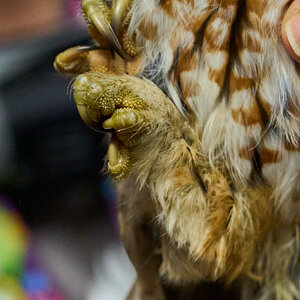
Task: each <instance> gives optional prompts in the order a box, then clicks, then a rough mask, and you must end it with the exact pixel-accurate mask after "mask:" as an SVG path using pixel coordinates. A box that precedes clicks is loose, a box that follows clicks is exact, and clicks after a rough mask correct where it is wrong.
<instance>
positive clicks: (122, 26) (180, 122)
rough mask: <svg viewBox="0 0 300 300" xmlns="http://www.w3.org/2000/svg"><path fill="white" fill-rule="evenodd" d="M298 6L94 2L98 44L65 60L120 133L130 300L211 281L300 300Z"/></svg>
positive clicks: (116, 149) (252, 295)
mask: <svg viewBox="0 0 300 300" xmlns="http://www.w3.org/2000/svg"><path fill="white" fill-rule="evenodd" d="M289 3H290V1H289V0H115V1H112V2H111V1H104V0H83V1H82V11H83V15H84V17H85V19H86V21H87V23H88V28H89V33H90V35H91V37H92V38H93V39H94V41H95V42H96V44H95V45H94V46H86V47H83V46H78V47H74V48H71V49H68V50H66V51H64V52H63V53H61V54H59V55H58V56H57V58H56V60H55V63H54V65H55V67H56V69H57V70H58V71H60V72H62V73H69V74H73V75H74V74H81V73H84V74H81V75H79V76H78V77H77V78H76V80H75V82H74V84H73V91H74V99H75V102H76V104H77V108H78V110H79V113H80V115H81V117H82V119H83V120H84V122H85V123H86V124H87V125H88V126H90V127H91V128H93V129H95V130H100V131H101V130H107V131H110V132H111V133H110V134H111V136H112V137H111V142H110V145H109V149H108V157H109V161H108V169H109V171H110V173H111V175H112V176H113V177H115V178H116V181H117V188H118V193H119V200H118V206H119V207H118V209H119V223H120V232H121V237H122V240H123V243H124V245H125V248H126V250H127V253H128V255H129V258H130V259H131V261H132V263H133V265H134V267H135V269H136V272H137V280H136V282H135V285H134V286H133V288H132V290H131V291H130V293H129V295H128V299H143V300H145V299H149V300H154V299H156V300H160V299H167V297H168V296H167V294H165V291H166V290H167V287H168V286H170V285H171V286H178V287H180V288H181V289H182V291H187V290H188V287H192V286H199V285H201V284H202V283H203V282H217V283H221V284H226V285H234V286H238V287H239V289H240V291H241V292H240V299H243V300H246V299H247V300H248V299H253V300H254V299H255V300H257V299H270V300H271V299H277V300H290V299H291V300H292V299H300V262H299V254H300V240H299V239H300V231H299V221H300V206H299V205H300V203H299V201H300V184H299V179H300V172H299V170H300V113H299V109H300V80H299V69H298V67H297V65H295V63H294V62H293V60H292V59H291V58H290V57H289V56H288V55H287V53H286V52H285V50H284V47H283V45H282V43H281V40H280V23H281V20H282V17H283V14H284V12H285V10H286V8H287V5H288V4H289ZM182 293H183V294H182V295H183V296H182V297H184V299H187V298H188V296H187V295H188V294H185V296H184V292H182ZM178 295H179V294H178ZM174 297H175V296H172V298H170V297H169V298H168V299H175V298H174ZM178 297H179V296H178ZM199 297H200V298H198V299H202V298H201V295H200V296H199ZM203 299H204V298H203Z"/></svg>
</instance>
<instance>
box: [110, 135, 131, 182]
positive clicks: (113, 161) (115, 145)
mask: <svg viewBox="0 0 300 300" xmlns="http://www.w3.org/2000/svg"><path fill="white" fill-rule="evenodd" d="M129 169H130V156H129V151H128V149H127V148H125V147H124V146H123V145H121V144H120V143H119V141H118V139H117V138H116V137H115V136H114V135H113V136H112V138H111V141H110V144H109V147H108V170H109V172H110V174H111V175H112V176H113V177H114V178H116V179H122V178H124V177H126V176H127V174H128V172H129Z"/></svg>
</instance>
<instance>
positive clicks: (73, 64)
mask: <svg viewBox="0 0 300 300" xmlns="http://www.w3.org/2000/svg"><path fill="white" fill-rule="evenodd" d="M99 49H102V48H101V47H99V46H76V47H72V48H69V49H67V50H65V51H63V52H61V53H59V54H58V55H57V56H56V58H55V60H54V63H53V65H54V68H55V70H56V71H58V72H61V73H71V74H74V73H75V74H76V73H78V72H79V70H80V71H83V72H84V71H87V70H84V67H83V66H84V65H85V63H84V60H86V57H87V55H88V52H89V51H91V50H99Z"/></svg>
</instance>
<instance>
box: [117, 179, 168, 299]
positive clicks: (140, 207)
mask: <svg viewBox="0 0 300 300" xmlns="http://www.w3.org/2000/svg"><path fill="white" fill-rule="evenodd" d="M117 190H118V219H119V226H120V235H121V240H122V242H123V244H124V247H125V250H126V252H127V254H128V257H129V259H130V260H131V262H132V264H133V266H134V268H135V270H136V273H137V279H136V281H135V283H134V285H133V287H132V289H131V291H130V292H129V294H128V296H127V298H126V299H127V300H164V299H165V296H164V293H163V290H162V286H161V284H160V281H159V268H160V265H161V255H160V254H159V253H158V251H157V250H156V249H157V248H158V246H159V239H158V238H159V236H158V234H156V233H155V226H154V222H153V217H154V215H155V214H154V206H153V202H152V200H151V196H150V194H149V190H148V189H146V188H143V189H142V190H139V191H137V190H138V188H137V186H136V183H135V180H134V178H128V179H126V180H125V181H122V182H120V183H119V184H118V185H117Z"/></svg>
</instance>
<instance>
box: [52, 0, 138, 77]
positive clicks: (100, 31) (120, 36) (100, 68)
mask: <svg viewBox="0 0 300 300" xmlns="http://www.w3.org/2000/svg"><path fill="white" fill-rule="evenodd" d="M132 3H133V0H115V1H113V3H112V5H111V7H109V6H108V5H107V4H106V3H105V1H103V0H83V1H82V11H83V15H84V17H85V19H86V22H87V23H88V28H89V34H90V36H91V37H92V38H93V39H94V40H95V41H96V42H97V43H98V46H77V47H72V48H70V49H67V50H65V51H64V52H62V53H60V54H59V55H58V56H57V57H56V59H55V61H54V67H55V69H56V70H57V71H59V72H61V73H66V74H71V75H72V74H81V73H84V72H89V71H90V72H100V73H113V74H122V73H127V74H132V75H134V74H137V73H139V72H140V71H141V69H142V65H141V58H140V56H139V54H140V49H139V47H137V46H136V44H135V41H134V39H135V37H134V35H133V36H129V35H128V33H127V30H128V25H129V22H130V19H131V16H130V8H131V6H132Z"/></svg>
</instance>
